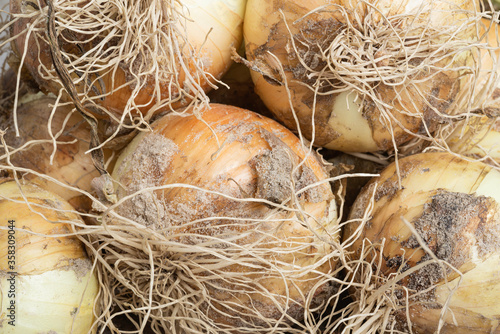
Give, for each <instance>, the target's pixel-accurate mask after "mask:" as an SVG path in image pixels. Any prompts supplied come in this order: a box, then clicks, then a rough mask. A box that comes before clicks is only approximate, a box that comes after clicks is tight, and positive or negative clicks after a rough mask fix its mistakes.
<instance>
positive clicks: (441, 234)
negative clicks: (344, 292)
mask: <svg viewBox="0 0 500 334" xmlns="http://www.w3.org/2000/svg"><path fill="white" fill-rule="evenodd" d="M396 168H397V167H396V164H391V165H389V166H388V167H387V168H386V169H385V170H384V171H382V173H381V174H380V177H378V178H375V179H373V180H372V181H370V183H369V184H368V185H367V186H366V187H365V188H364V189H363V191H362V192H361V193H360V195H359V196H358V199H357V200H356V202H355V203H354V206H353V208H352V210H351V214H350V217H349V218H350V219H359V218H362V217H363V215H364V212H365V210H366V209H367V208H368V206H369V203H370V202H371V201H374V202H373V205H374V206H373V210H372V211H371V212H370V213H369V218H368V220H367V222H366V224H365V225H364V227H363V229H362V231H361V234H360V236H359V238H358V239H356V241H355V242H354V243H353V244H352V247H350V250H351V251H352V252H353V258H356V257H359V256H361V254H360V252H361V251H360V250H361V246H362V243H363V240H365V239H366V240H368V241H369V242H370V243H372V244H378V243H381V244H383V254H380V247H377V248H376V251H375V252H374V256H375V257H376V258H375V262H374V263H379V262H378V261H379V260H380V267H379V268H378V269H380V274H381V275H382V277H385V278H389V275H395V274H396V273H397V272H399V273H401V274H404V272H405V271H407V270H409V269H411V268H412V267H414V266H416V265H417V264H419V263H422V262H425V261H428V260H431V259H432V257H430V256H429V255H428V254H426V252H425V251H424V250H423V248H422V247H421V246H420V244H419V243H418V240H417V239H416V238H415V237H414V236H412V233H411V230H410V229H409V228H408V227H407V225H406V224H405V223H404V221H403V219H405V220H406V221H408V222H409V223H410V224H411V225H412V226H413V227H414V228H415V229H416V231H417V232H418V233H419V234H420V236H421V238H422V240H423V242H424V243H425V244H426V245H427V246H428V247H429V249H430V250H431V251H432V252H433V253H434V254H435V256H436V257H437V258H438V259H440V260H442V261H446V262H447V263H449V264H450V265H452V266H454V267H455V268H457V269H458V270H460V272H461V273H462V274H463V275H462V277H460V276H459V275H458V274H457V273H456V272H455V271H453V270H446V273H443V271H442V270H441V268H440V267H439V265H438V264H436V263H432V264H428V265H426V266H424V267H423V268H422V269H420V270H418V271H416V272H414V273H412V274H410V275H409V276H407V277H405V278H402V279H400V280H398V283H396V285H395V289H396V290H399V294H398V292H395V293H394V296H399V297H398V300H397V301H396V304H397V305H398V306H399V307H400V309H399V310H395V311H394V313H395V315H396V317H397V318H398V319H399V320H400V324H399V325H400V326H402V327H400V328H402V329H403V330H408V328H406V329H405V326H409V325H408V323H407V320H406V313H405V312H406V309H405V305H406V306H408V309H409V320H410V321H411V327H412V330H413V333H434V332H435V331H436V330H437V328H438V323H439V320H440V315H441V312H442V308H443V305H444V304H445V303H446V301H447V298H448V297H449V296H450V291H452V289H453V288H454V287H456V285H457V284H458V282H459V280H460V279H462V281H461V283H460V285H459V286H458V289H457V290H456V291H454V293H453V295H452V296H451V300H450V302H449V304H448V307H449V309H448V311H447V312H446V314H445V316H444V318H443V320H444V326H443V328H442V330H441V333H492V332H494V331H496V330H497V327H498V320H497V319H498V316H499V315H500V308H499V307H498V302H497V301H498V295H497V293H498V291H500V286H499V281H498V279H497V278H496V277H498V274H499V269H498V268H500V266H499V265H500V256H499V255H500V237H499V236H500V194H499V193H498V185H499V184H500V183H499V182H500V173H499V172H498V171H496V170H495V169H493V168H492V167H491V166H488V165H486V164H484V163H480V162H468V161H466V160H463V159H462V158H460V157H456V156H454V155H452V154H450V153H441V152H435V153H420V154H416V155H413V156H409V157H406V158H403V159H400V161H399V168H400V175H401V183H400V184H399V183H398V174H397V173H396ZM358 226H359V224H358V223H352V224H348V225H347V228H346V230H345V232H344V240H346V239H347V238H349V237H351V238H352V237H353V236H354V232H355V229H356V227H358ZM393 277H396V276H393ZM445 280H447V281H445ZM446 282H448V283H446ZM402 287H405V288H407V289H408V290H407V291H408V293H409V294H410V295H412V294H413V293H415V294H416V293H421V295H420V297H413V298H412V297H410V299H409V300H405V293H404V292H403V290H402V289H401V288H402ZM486 287H487V288H486ZM426 289H429V291H428V292H425V293H424V291H425V290H426ZM455 321H456V325H455Z"/></svg>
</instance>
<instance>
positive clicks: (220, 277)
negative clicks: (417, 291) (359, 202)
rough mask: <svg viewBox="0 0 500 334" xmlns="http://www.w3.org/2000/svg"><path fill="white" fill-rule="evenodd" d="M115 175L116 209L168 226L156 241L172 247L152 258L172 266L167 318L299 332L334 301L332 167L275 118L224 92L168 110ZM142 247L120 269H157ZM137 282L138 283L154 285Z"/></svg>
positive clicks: (208, 327) (203, 327) (127, 152)
mask: <svg viewBox="0 0 500 334" xmlns="http://www.w3.org/2000/svg"><path fill="white" fill-rule="evenodd" d="M112 176H113V178H114V179H115V180H116V182H117V185H119V186H118V187H117V189H116V194H117V197H118V199H119V202H118V207H117V208H116V211H117V212H118V213H120V214H121V215H122V216H124V217H126V218H129V219H131V220H133V221H134V222H136V223H139V224H140V225H141V226H147V227H148V228H149V230H153V231H155V232H156V234H157V235H156V237H155V238H159V241H152V242H153V244H154V245H155V246H156V247H159V249H160V250H161V251H160V252H158V251H156V252H155V253H154V254H152V255H148V256H147V258H150V259H154V261H155V263H156V262H157V264H156V268H161V269H162V270H160V271H159V272H156V271H155V276H154V277H155V279H157V280H160V281H155V282H154V283H152V284H154V286H155V288H154V289H155V291H160V292H157V293H155V297H154V298H155V299H154V302H153V303H154V304H155V305H167V306H162V307H163V308H164V309H163V311H162V313H161V321H163V324H162V325H161V326H163V328H165V330H167V331H169V330H170V331H173V330H174V328H175V329H176V330H180V329H179V328H181V327H182V328H183V330H181V331H185V332H197V331H199V332H218V333H219V332H221V333H222V332H224V333H250V332H252V333H255V332H259V333H268V332H269V331H270V330H271V329H272V328H276V329H278V328H279V329H280V331H283V332H285V331H287V330H289V331H290V332H292V331H293V332H294V333H295V332H296V331H297V329H295V330H294V329H293V327H292V326H299V327H300V326H304V325H301V324H300V321H302V320H304V318H308V319H309V320H310V318H311V314H312V310H314V309H315V308H316V307H317V308H318V309H319V310H321V309H322V308H324V307H325V305H326V304H327V301H328V298H330V296H331V294H332V287H331V284H330V280H331V279H332V277H333V276H335V269H336V262H337V259H338V257H339V253H338V250H337V249H336V247H335V245H336V243H337V242H338V226H337V212H336V204H335V201H334V199H333V194H332V191H331V188H330V185H329V183H328V178H327V177H328V174H327V173H326V172H325V170H324V166H323V164H322V163H321V160H320V159H319V158H318V157H317V156H316V154H315V153H314V152H309V151H308V150H307V149H306V148H305V147H304V146H302V144H301V142H300V141H299V139H298V138H297V137H296V136H294V135H293V134H292V133H291V132H290V131H289V130H287V129H286V128H284V127H283V126H281V125H279V124H278V123H276V122H275V121H273V120H271V119H268V118H266V117H263V116H261V115H258V114H256V113H253V112H250V111H248V110H244V109H240V108H237V107H232V106H226V105H219V104H211V105H210V108H209V109H208V108H207V109H204V110H203V111H202V113H201V119H199V118H197V117H195V116H194V115H190V116H182V115H177V114H169V115H167V116H164V117H162V118H160V119H159V120H157V121H156V122H155V123H153V124H152V132H149V133H141V134H139V135H138V136H137V137H136V138H135V139H134V140H133V141H132V142H131V143H130V144H129V145H128V146H127V147H126V148H125V149H124V151H123V152H122V153H121V155H120V157H119V158H118V160H117V163H116V166H115V169H114V171H113V174H112ZM136 229H137V228H136ZM127 230H128V231H130V234H131V236H129V237H126V239H127V240H128V241H127V244H126V245H125V244H124V245H123V246H116V247H117V249H128V248H130V247H131V245H132V244H134V243H137V242H139V240H137V241H135V239H134V238H133V237H132V235H133V233H134V232H133V231H134V229H132V228H131V227H127ZM140 230H142V232H141V233H143V234H144V233H146V232H145V231H144V228H142V229H140ZM144 238H145V237H143V240H144ZM151 238H153V236H152V237H151ZM152 240H155V239H152ZM140 243H143V241H142V242H140ZM140 247H141V251H142V252H144V249H146V246H140ZM151 247H152V246H151ZM157 249H158V248H157ZM110 258H113V259H115V257H114V255H113V254H111V256H110ZM124 258H130V262H131V264H130V266H129V267H123V266H124V262H125V261H124V260H123V259H124ZM136 258H137V255H129V256H128V257H127V256H126V255H122V256H120V257H119V258H116V260H114V261H118V262H116V263H117V265H120V267H121V270H122V274H120V276H122V275H123V276H130V277H133V279H134V280H136V281H137V282H140V281H142V280H147V278H146V277H144V275H145V274H149V272H150V271H149V270H151V271H153V270H154V268H152V269H148V270H146V269H144V268H143V269H140V270H139V269H138V268H137V266H136V265H135V264H134V263H135V261H136V260H133V259H136ZM113 263H115V262H113ZM143 263H144V264H148V263H149V260H146V261H145V262H143ZM129 272H134V273H135V274H130V273H129ZM140 274H142V275H143V276H141V277H140V278H138V275H140ZM159 277H164V278H163V279H161V278H159ZM151 279H152V278H149V280H151ZM131 284H133V286H134V289H135V290H136V291H134V292H135V294H137V293H138V292H137V290H141V289H142V290H144V288H145V287H142V288H141V287H140V286H137V285H136V284H135V283H131ZM137 284H138V283H137ZM148 287H149V284H147V287H146V288H148ZM147 295H148V294H147V291H144V292H143V294H142V296H144V297H145V296H147ZM139 296H141V295H139ZM144 297H138V296H137V297H134V300H135V301H137V300H139V299H140V300H143V298H144ZM174 301H175V302H174ZM121 303H123V304H124V305H129V304H130V303H132V301H130V300H125V301H121ZM168 305H172V306H171V307H170V306H168ZM145 307H146V306H145V305H143V304H139V305H137V304H136V307H135V309H140V308H145ZM162 307H158V308H157V309H161V308H162ZM150 312H152V314H154V312H155V310H151V311H150ZM152 317H153V318H154V316H152ZM294 324H295V325H294ZM178 326H181V327H178ZM191 326H193V327H191ZM300 328H302V329H299V331H303V330H304V329H303V327H300Z"/></svg>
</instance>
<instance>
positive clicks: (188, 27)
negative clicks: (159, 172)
mask: <svg viewBox="0 0 500 334" xmlns="http://www.w3.org/2000/svg"><path fill="white" fill-rule="evenodd" d="M48 3H51V4H52V7H53V9H52V10H48V9H47V6H45V5H44V6H43V7H42V8H41V9H40V8H38V5H37V4H36V3H35V2H25V1H20V0H12V1H11V7H10V8H11V13H12V17H13V22H12V28H11V34H12V36H13V37H15V39H14V42H13V45H12V48H13V50H14V53H15V54H17V55H18V57H19V58H20V59H21V64H22V65H23V66H25V67H26V68H27V69H28V70H29V72H30V73H31V75H32V76H33V78H34V79H35V80H36V81H37V82H38V84H39V85H40V87H41V88H42V89H44V90H46V91H49V92H52V93H55V94H57V93H58V92H59V90H60V89H61V88H62V87H63V86H64V85H61V78H59V76H58V75H57V74H56V72H55V70H54V66H53V60H57V57H56V56H54V55H53V54H51V52H50V45H53V46H55V50H58V52H60V56H61V58H60V59H59V60H58V62H59V63H60V66H62V67H64V69H65V71H67V72H68V74H69V76H70V79H71V80H70V81H72V82H73V84H74V85H75V86H76V91H77V93H78V94H79V98H80V99H81V100H82V102H83V104H85V105H86V106H87V108H89V110H90V111H92V112H93V113H94V114H95V115H100V116H102V117H106V118H107V117H108V116H111V117H115V118H116V119H117V120H120V119H121V118H122V116H123V115H124V114H129V116H133V117H137V116H138V115H139V114H140V113H142V114H143V115H144V116H146V117H147V118H148V117H150V113H154V112H155V111H156V110H158V109H162V110H164V109H165V107H166V106H170V107H175V106H179V105H182V104H186V103H188V102H190V101H192V100H193V99H198V98H199V99H202V100H203V99H206V96H205V92H206V91H208V90H209V89H210V88H211V87H213V86H214V83H215V82H216V80H217V79H220V77H221V76H222V75H223V73H224V72H225V71H226V70H227V69H228V68H229V66H230V65H231V63H232V61H231V48H232V47H234V48H238V47H239V46H240V43H241V40H242V21H243V15H244V8H245V1H244V0H216V1H205V0H182V1H180V0H147V1H121V0H113V1H79V0H75V1H52V0H51V1H49V2H48ZM47 20H48V22H49V25H50V24H51V23H52V22H53V24H54V29H55V31H54V34H55V37H54V38H56V39H57V40H53V39H51V38H50V34H48V33H47V31H48V30H47V26H48V24H47ZM66 81H68V80H66ZM63 84H66V85H67V84H68V82H63ZM148 113H149V114H148ZM106 115H107V116H106Z"/></svg>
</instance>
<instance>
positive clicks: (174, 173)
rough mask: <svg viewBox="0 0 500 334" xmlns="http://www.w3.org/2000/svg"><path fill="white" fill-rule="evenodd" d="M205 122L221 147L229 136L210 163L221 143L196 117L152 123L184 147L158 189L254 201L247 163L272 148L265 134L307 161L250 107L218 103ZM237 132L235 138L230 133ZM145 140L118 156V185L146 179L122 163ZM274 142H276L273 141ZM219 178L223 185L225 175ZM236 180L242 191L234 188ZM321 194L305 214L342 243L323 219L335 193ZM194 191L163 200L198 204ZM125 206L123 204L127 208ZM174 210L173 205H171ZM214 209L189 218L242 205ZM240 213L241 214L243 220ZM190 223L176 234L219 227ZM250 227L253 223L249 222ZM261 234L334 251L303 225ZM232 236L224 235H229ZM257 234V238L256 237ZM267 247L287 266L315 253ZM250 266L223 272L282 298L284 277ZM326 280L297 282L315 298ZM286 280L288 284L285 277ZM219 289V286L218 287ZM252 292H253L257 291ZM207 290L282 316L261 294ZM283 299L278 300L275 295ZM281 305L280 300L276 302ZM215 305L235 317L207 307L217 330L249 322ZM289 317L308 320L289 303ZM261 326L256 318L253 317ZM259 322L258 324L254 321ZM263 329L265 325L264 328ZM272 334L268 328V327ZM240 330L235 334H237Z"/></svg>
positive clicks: (252, 212) (314, 162)
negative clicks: (181, 185)
mask: <svg viewBox="0 0 500 334" xmlns="http://www.w3.org/2000/svg"><path fill="white" fill-rule="evenodd" d="M201 117H202V119H203V120H204V122H206V123H207V124H209V125H210V126H211V127H212V129H214V131H215V132H216V133H217V137H218V139H219V143H220V144H222V143H224V141H225V140H226V139H229V140H230V141H229V142H227V143H226V144H222V146H223V148H222V149H221V150H220V151H219V152H218V154H217V155H216V158H214V159H213V160H212V155H213V154H214V153H215V152H217V151H218V144H217V142H216V140H215V138H214V134H213V132H212V130H211V129H209V128H208V127H207V126H206V125H205V124H204V123H203V122H201V121H200V120H198V119H197V118H196V117H194V116H189V117H179V116H175V115H172V114H170V115H167V116H165V117H163V118H161V119H160V120H158V121H156V122H155V123H153V125H152V128H153V133H157V134H161V135H162V136H164V137H166V138H169V139H171V140H172V141H173V142H175V143H176V144H177V146H178V148H179V152H178V153H177V154H176V155H175V156H174V157H173V160H172V162H171V163H170V165H169V166H168V170H167V171H166V172H165V174H164V175H161V176H160V178H159V179H158V180H159V184H164V185H166V184H171V183H184V184H190V185H195V186H198V187H202V188H205V189H211V190H215V191H220V192H223V193H226V194H229V195H232V196H236V197H241V196H242V191H246V192H247V195H249V196H250V197H251V196H252V192H253V191H254V190H255V187H256V182H257V180H256V178H257V175H256V171H255V170H254V169H253V168H252V167H251V166H250V161H251V160H252V159H253V158H255V157H256V156H258V155H259V154H261V153H264V152H266V151H268V150H269V149H270V145H269V143H268V141H267V139H266V138H264V137H263V136H262V135H261V134H260V131H266V130H267V131H269V132H270V133H272V134H273V135H274V136H276V137H277V138H279V140H281V142H282V143H284V145H286V146H287V147H288V148H289V149H291V151H292V152H293V153H294V154H296V156H298V157H300V158H301V159H302V158H303V157H304V151H303V149H302V147H301V145H300V142H299V140H298V138H297V137H296V136H295V135H294V134H293V133H291V132H290V131H289V130H287V129H286V128H284V127H282V126H281V125H279V124H278V123H277V122H275V121H273V120H271V119H268V118H266V117H263V116H261V115H258V114H256V113H253V112H251V111H248V110H244V109H240V108H237V107H232V106H225V105H219V104H211V109H210V110H205V111H204V112H203V113H202V116H201ZM218 125H219V126H227V125H231V126H229V127H228V128H226V129H224V130H219V129H218V127H217V126H218ZM249 125H255V126H256V127H257V129H248V128H247V127H248V126H249ZM234 135H236V136H237V137H236V138H235V140H234V141H231V138H234V137H231V136H234ZM144 136H148V134H140V135H139V136H138V137H137V138H136V139H135V140H134V141H132V143H131V144H130V145H129V146H128V147H127V148H126V149H125V150H124V151H123V152H122V154H121V156H120V157H119V158H118V160H117V163H116V167H115V170H114V172H113V174H112V175H113V178H114V179H115V180H117V181H118V182H119V183H120V184H121V185H123V186H124V187H125V188H126V187H127V185H128V184H130V182H131V181H132V178H133V179H140V178H141V177H143V176H142V175H140V173H139V172H138V171H137V168H136V167H134V166H130V165H127V164H126V163H125V162H124V159H126V158H127V157H128V156H130V155H131V154H132V153H133V152H134V150H135V149H136V147H137V145H138V144H139V142H140V141H142V140H143V138H144ZM276 137H274V138H276ZM306 164H307V166H308V167H309V168H311V169H312V171H313V172H314V175H315V177H316V178H317V179H318V180H324V179H325V178H326V177H327V174H326V172H325V170H324V169H323V166H322V164H321V163H320V162H319V160H318V159H317V158H316V157H315V156H314V155H311V156H309V157H308V158H307V160H306ZM221 177H222V181H221V179H220V178H221ZM232 180H234V181H236V182H237V183H238V184H239V186H240V187H241V189H242V190H240V188H239V187H238V186H237V185H236V182H234V181H232ZM318 189H319V190H318V191H319V193H320V194H321V199H320V200H319V201H317V202H315V203H311V202H304V201H303V200H302V201H301V202H302V205H303V209H304V210H305V211H306V212H308V213H309V214H312V215H313V216H314V217H316V218H317V219H318V220H320V221H321V222H322V223H321V224H325V225H318V224H317V223H314V222H313V221H312V220H310V223H311V225H312V228H313V229H314V230H315V231H316V232H317V233H318V234H320V235H322V236H324V237H325V238H327V239H329V240H331V241H333V242H335V240H337V236H336V235H332V234H333V232H332V231H335V229H336V217H333V218H332V220H331V221H326V222H325V218H326V217H328V210H329V208H328V207H329V205H332V204H333V202H332V201H333V194H332V191H331V188H330V186H329V184H328V183H327V184H323V185H321V186H318ZM126 194H127V192H126V190H124V189H123V188H122V187H120V188H118V190H117V195H118V197H119V198H120V197H122V196H124V195H126ZM196 195H197V193H196V192H191V193H190V192H188V191H186V190H183V189H181V188H178V189H172V190H165V191H163V196H164V197H162V201H164V202H165V203H170V204H171V205H172V203H179V204H180V203H190V204H191V205H197V204H196ZM125 204H126V203H125ZM174 205H175V204H174ZM209 205H210V207H204V206H199V207H197V212H199V214H198V215H196V216H194V217H191V218H192V219H196V218H202V217H206V216H207V214H205V213H204V211H206V210H209V209H212V208H213V207H214V208H215V209H213V210H212V211H213V212H214V214H215V215H219V216H224V214H225V213H226V212H227V210H231V209H232V208H234V207H235V205H237V204H236V203H235V202H234V201H231V200H225V199H220V200H218V199H214V200H213V201H212V202H211V203H210V204H209ZM243 207H244V211H245V213H244V215H243V217H263V216H264V215H265V214H269V213H270V212H271V208H269V207H267V206H266V205H263V204H260V203H253V204H252V203H246V204H244V206H243ZM241 215H242V214H241V213H240V215H239V216H240V217H241ZM279 217H283V218H287V217H288V218H291V217H293V214H290V213H280V214H279V216H276V215H275V216H274V219H276V218H279ZM187 222H188V221H184V222H180V223H178V224H180V225H178V226H179V228H178V229H176V231H178V232H179V233H183V232H186V233H197V234H204V233H205V234H209V235H217V234H218V233H219V232H218V228H217V224H218V223H217V222H212V223H211V224H212V225H211V226H210V227H207V228H203V230H201V231H200V230H199V229H200V226H198V225H195V226H193V225H190V227H185V226H183V225H182V224H183V223H187ZM250 226H253V225H250ZM229 229H231V230H232V231H234V232H235V233H243V232H245V231H247V230H248V228H247V227H245V226H244V225H240V224H239V225H238V226H234V225H233V226H231V227H229ZM259 230H261V231H270V232H271V233H273V235H276V236H279V237H280V238H282V239H283V240H287V238H289V237H294V238H298V239H294V240H297V241H298V242H307V243H310V244H311V246H310V252H311V253H313V252H314V253H320V255H319V256H322V255H321V254H328V252H331V251H333V249H331V246H330V245H328V244H326V243H324V242H322V241H319V240H318V239H317V238H316V237H314V236H313V235H312V233H311V231H310V230H309V229H307V228H305V227H304V226H302V225H301V224H299V223H298V222H286V223H283V225H282V226H281V227H279V228H278V229H277V223H276V222H268V223H262V224H259ZM226 232H227V230H226ZM258 234H259V233H256V234H255V237H258ZM252 241H255V240H253V239H252V238H251V237H249V238H245V239H244V240H239V241H236V242H237V243H240V244H246V243H251V242H252ZM289 242H292V241H291V240H290V241H289ZM259 247H266V245H265V244H264V243H261V244H259ZM268 247H279V249H281V250H282V251H284V253H285V254H283V255H282V256H280V257H279V260H280V261H282V262H284V263H292V261H294V262H293V263H295V265H297V266H300V267H305V266H308V265H312V264H313V263H314V262H315V261H316V257H317V256H318V255H308V254H307V255H306V254H304V253H301V254H295V253H293V252H286V251H285V250H286V249H287V248H289V247H290V245H287V243H285V241H283V242H281V243H280V244H279V245H276V243H274V245H273V246H268ZM334 267H335V264H334V263H332V261H331V260H330V261H328V262H326V263H325V264H324V265H322V266H321V267H318V268H316V271H320V272H324V273H325V274H326V273H328V272H331V271H332V270H333V268H334ZM249 270H252V269H251V268H248V267H246V266H241V265H237V264H234V265H227V267H226V268H225V269H224V271H228V272H233V273H234V272H238V273H241V275H246V276H248V277H252V281H256V282H257V281H259V282H260V284H263V285H264V288H265V289H267V290H268V291H270V292H272V293H273V294H274V295H275V296H279V295H281V296H285V293H286V292H285V291H286V290H285V286H284V284H283V280H282V279H281V278H275V277H274V278H273V277H272V276H271V273H272V272H270V273H266V272H257V273H255V272H254V273H248V274H245V273H247V272H248V271H249ZM321 276H322V275H319V274H314V273H308V274H306V275H305V276H304V278H305V277H307V278H308V282H295V283H297V284H298V285H299V286H300V290H301V293H303V294H304V295H306V296H307V295H308V294H310V293H311V289H312V287H313V285H314V284H316V283H317V282H318V279H319V278H320V277H321ZM287 281H288V282H287V283H289V284H290V283H291V282H290V281H289V280H287ZM213 283H214V284H216V285H217V284H219V283H217V282H213ZM254 288H255V287H254ZM209 289H210V290H209V293H210V294H211V296H212V298H214V299H215V300H224V301H226V302H228V301H234V302H235V303H236V305H238V304H242V305H245V306H246V307H252V305H257V306H258V305H261V306H262V307H259V306H258V311H259V312H262V313H263V314H264V315H265V316H266V317H272V318H276V319H278V318H279V317H280V316H281V313H280V312H279V311H278V310H277V309H276V308H274V307H273V308H272V310H271V311H267V312H266V310H267V309H268V308H269V307H270V306H271V301H270V300H269V299H267V298H266V297H263V296H262V295H260V294H256V293H252V292H249V293H248V294H237V295H233V296H232V295H229V294H226V293H224V291H223V290H219V289H211V288H209ZM289 289H290V290H289V294H290V298H291V299H292V300H295V301H297V302H298V303H299V304H300V303H301V302H303V301H302V298H301V297H300V293H299V292H298V291H297V290H296V288H295V287H294V286H293V285H289ZM316 293H317V294H318V295H319V296H317V297H316V298H317V300H319V302H324V301H325V300H324V298H325V297H326V298H327V296H328V295H326V296H324V297H322V296H321V294H322V293H323V292H321V291H319V292H318V291H316ZM277 298H278V297H277ZM278 300H279V298H278ZM213 306H215V307H216V308H219V309H221V310H222V311H223V312H229V314H231V315H232V317H226V316H224V315H221V314H220V313H219V311H215V310H210V311H209V316H210V318H211V319H213V320H214V321H215V322H216V323H217V324H218V325H221V326H228V328H234V326H239V325H241V326H244V325H243V324H242V323H241V319H246V320H248V319H247V318H246V316H245V314H244V313H243V311H242V313H238V312H236V313H234V311H229V310H227V309H225V308H224V307H221V306H219V305H217V303H215V302H214V303H213ZM282 306H283V307H285V309H286V312H287V313H288V314H289V316H292V317H296V318H298V319H300V318H301V317H302V316H303V312H304V311H303V309H302V307H297V306H292V307H290V306H286V305H282ZM251 320H252V321H256V319H251ZM257 322H258V321H257ZM262 325H265V324H262ZM265 332H267V330H265ZM235 333H237V331H236V332H235Z"/></svg>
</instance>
